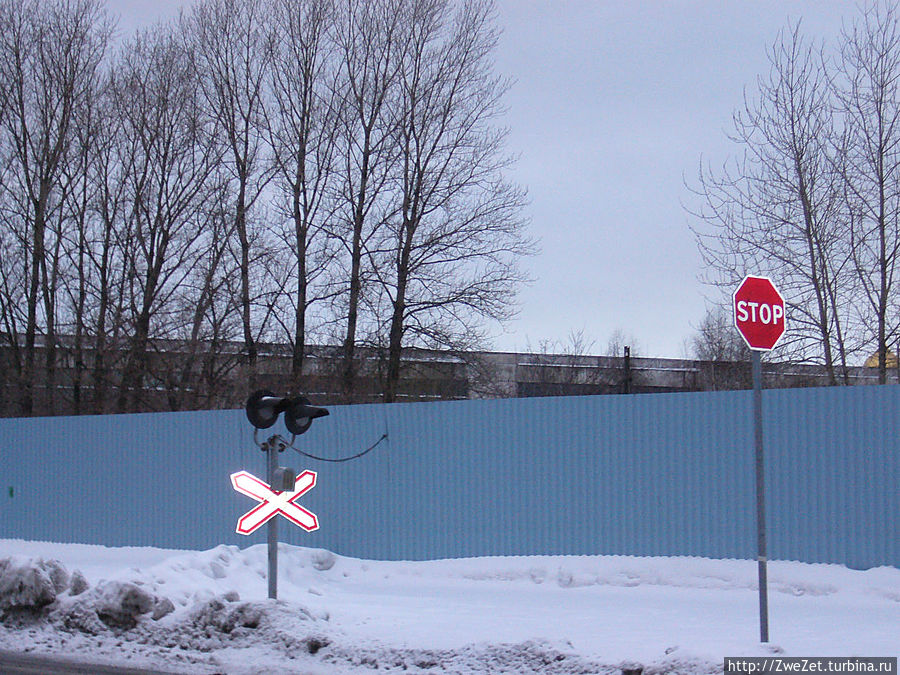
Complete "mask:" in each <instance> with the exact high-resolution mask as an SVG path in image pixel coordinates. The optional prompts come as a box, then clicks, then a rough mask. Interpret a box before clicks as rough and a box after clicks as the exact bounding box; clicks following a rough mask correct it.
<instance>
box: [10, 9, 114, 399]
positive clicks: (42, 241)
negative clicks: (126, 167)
mask: <svg viewBox="0 0 900 675" xmlns="http://www.w3.org/2000/svg"><path fill="white" fill-rule="evenodd" d="M3 13H4V17H5V24H6V26H5V28H6V30H4V31H3V34H2V35H0V81H2V82H3V83H4V86H5V87H7V91H6V94H7V99H8V106H9V108H8V111H7V114H6V116H5V120H4V122H5V124H4V135H5V139H6V143H8V146H7V147H8V148H9V149H10V150H11V157H12V160H13V161H12V164H11V165H10V167H9V168H10V171H8V172H7V174H6V175H7V178H8V179H9V181H10V187H12V188H13V189H12V190H10V191H8V192H7V195H6V196H7V197H8V199H7V201H6V209H5V211H4V213H3V219H4V228H8V232H10V233H11V234H12V237H11V239H12V240H13V241H14V243H15V245H16V249H15V253H14V254H13V255H12V256H10V257H14V258H16V259H18V260H20V261H23V262H24V269H22V271H21V276H20V277H19V281H20V282H21V283H22V284H23V288H24V293H23V295H24V297H23V298H22V299H23V300H24V303H23V304H24V306H25V309H24V317H23V321H21V323H20V322H19V319H18V317H17V316H16V314H17V311H16V310H14V309H13V308H12V307H10V306H9V303H10V302H11V301H12V300H13V296H10V297H8V298H7V299H6V303H7V312H6V318H7V319H8V321H7V329H8V330H9V331H10V335H11V336H14V337H12V338H11V339H12V340H18V336H19V335H20V334H21V332H22V328H24V350H23V352H24V353H22V355H21V356H22V359H21V362H20V363H21V373H22V375H21V383H22V388H23V390H22V399H21V403H22V405H21V407H22V412H23V413H24V414H26V415H28V414H31V412H32V409H33V405H34V387H35V385H36V381H35V378H36V374H37V371H36V368H35V358H36V353H37V350H36V343H37V337H38V334H39V333H43V341H44V345H43V347H44V351H45V355H46V363H45V373H46V383H45V390H46V392H47V396H48V409H49V411H52V410H53V396H54V391H55V386H54V385H55V382H54V380H55V371H56V332H57V327H58V326H57V322H58V316H57V310H58V301H59V298H58V297H57V296H58V289H59V279H60V273H61V272H60V264H61V260H62V243H63V241H62V218H63V202H64V201H65V200H66V198H67V193H66V190H67V186H66V185H64V184H63V172H62V168H63V165H64V163H65V161H66V156H67V153H68V152H69V150H70V145H71V143H72V141H73V138H74V122H73V120H74V117H75V115H76V114H77V111H78V109H79V107H80V106H82V105H83V104H84V103H85V101H86V100H87V99H88V98H89V96H90V95H91V94H92V93H93V92H92V89H91V85H92V82H93V78H94V76H95V73H96V72H97V70H98V68H99V66H100V63H101V60H102V59H103V56H104V52H105V49H106V45H107V41H108V38H109V23H108V21H107V20H106V16H105V14H104V12H103V9H102V6H101V4H100V2H99V0H52V1H50V2H38V1H36V0H20V1H18V2H8V3H6V4H5V6H4V12H3ZM7 255H9V254H7ZM12 278H15V277H12ZM5 281H6V282H7V283H9V279H6V280H5ZM22 323H24V326H22Z"/></svg>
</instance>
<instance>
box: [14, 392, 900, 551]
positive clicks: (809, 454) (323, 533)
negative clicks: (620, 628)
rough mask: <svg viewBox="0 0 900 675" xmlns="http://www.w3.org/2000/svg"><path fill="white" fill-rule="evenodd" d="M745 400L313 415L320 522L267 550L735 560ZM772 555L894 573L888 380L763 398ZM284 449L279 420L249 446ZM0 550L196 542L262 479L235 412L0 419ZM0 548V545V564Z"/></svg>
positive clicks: (651, 399)
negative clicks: (15, 544)
mask: <svg viewBox="0 0 900 675" xmlns="http://www.w3.org/2000/svg"><path fill="white" fill-rule="evenodd" d="M750 397H751V392H749V391H742V392H718V393H694V394H685V393H679V394H652V395H649V394H648V395H633V396H594V397H566V398H535V399H505V400H490V401H456V402H446V403H407V404H394V405H387V406H386V405H358V406H335V407H332V408H331V409H330V410H331V416H330V417H327V418H324V419H320V420H317V421H316V422H315V423H314V424H313V426H312V428H311V430H310V431H309V432H308V433H307V434H305V435H303V436H301V437H299V438H298V439H297V445H298V446H299V447H301V448H303V449H305V450H307V451H309V452H311V453H314V454H318V455H325V456H331V457H341V456H346V455H349V454H354V453H356V452H359V451H360V450H362V449H364V448H366V447H368V446H370V445H371V444H372V443H374V442H375V441H377V440H378V438H379V437H380V436H381V435H382V434H383V433H387V434H388V439H387V440H386V441H384V442H383V443H381V444H380V445H379V446H378V447H376V448H375V449H374V450H372V451H371V452H370V453H368V454H367V455H365V456H364V457H362V458H360V459H358V460H354V461H351V462H346V463H342V464H328V463H323V462H320V461H315V460H311V459H306V458H303V457H300V456H299V455H297V454H296V453H294V452H293V451H292V450H288V451H287V452H286V453H285V456H284V457H283V459H282V462H281V463H282V464H284V465H287V466H291V467H293V468H294V469H296V470H298V471H299V470H302V469H307V468H308V469H314V470H316V471H318V484H317V485H316V487H315V488H314V489H313V490H312V491H310V492H309V493H308V494H307V495H305V496H304V497H303V498H302V499H301V501H300V503H301V504H302V505H303V506H305V507H307V508H309V509H310V510H312V511H314V512H316V513H317V514H318V517H319V521H320V525H321V527H320V529H319V530H318V531H316V532H314V533H309V534H308V533H305V532H302V531H300V530H299V529H298V528H296V527H294V526H292V525H290V524H289V523H288V522H287V521H285V520H283V519H282V520H281V525H280V534H281V540H282V541H287V542H290V543H293V544H298V545H306V546H314V547H322V548H328V549H331V550H333V551H335V552H338V553H341V554H344V555H350V556H358V557H365V558H376V559H432V558H446V557H460V556H482V555H527V554H624V555H691V556H708V557H715V558H744V559H749V558H755V556H756V548H755V545H756V544H755V542H756V534H755V531H756V530H755V501H754V500H755V494H754V490H755V480H754V459H753V447H752V424H751V422H752V419H751V405H750ZM763 406H764V415H765V443H766V461H767V464H766V477H767V488H768V504H767V506H768V523H769V555H770V558H772V559H790V560H802V561H806V562H837V563H844V564H847V565H850V566H854V567H871V566H877V565H895V566H900V531H898V521H900V453H898V451H897V439H898V436H897V431H898V429H897V419H898V413H900V387H897V386H881V387H856V388H824V389H804V390H797V389H794V390H771V391H766V392H764V397H763ZM274 432H279V433H282V434H283V435H287V433H286V432H285V430H284V428H283V426H282V424H281V422H279V423H278V424H277V425H276V426H275V427H273V428H272V429H271V430H269V431H268V433H261V434H260V437H261V438H264V437H265V436H267V435H269V433H274ZM0 459H2V463H0V467H2V468H0V490H2V493H0V538H24V539H38V540H50V541H60V542H83V543H94V544H107V545H114V546H123V545H138V546H159V547H172V548H189V549H203V548H209V547H213V546H215V545H218V544H222V543H224V544H238V545H241V546H247V545H250V544H256V543H262V542H264V541H265V536H266V535H265V528H261V529H260V530H259V531H257V532H256V533H254V534H253V535H251V536H249V537H242V536H240V535H238V534H236V533H235V532H234V528H235V524H236V521H237V518H238V517H239V516H240V515H241V514H242V513H244V512H245V511H247V510H249V509H250V508H251V507H252V506H254V505H255V502H253V501H251V500H250V499H248V498H246V497H244V496H242V495H239V494H237V493H236V492H234V491H233V490H232V489H231V484H230V481H229V474H230V473H232V472H233V471H236V470H239V469H247V470H249V471H251V472H253V473H255V474H256V475H259V476H264V475H265V456H264V454H263V453H262V452H261V451H260V450H258V449H257V448H256V447H255V446H254V444H253V441H252V432H251V428H250V425H249V423H248V422H247V421H246V418H245V416H244V413H243V411H212V412H190V413H156V414H138V415H114V416H113V415H110V416H102V417H69V418H32V419H5V420H0ZM0 553H2V551H0Z"/></svg>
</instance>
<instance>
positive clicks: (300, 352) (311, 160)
mask: <svg viewBox="0 0 900 675" xmlns="http://www.w3.org/2000/svg"><path fill="white" fill-rule="evenodd" d="M273 9H274V12H273V23H274V39H273V40H272V44H273V50H274V51H273V60H272V68H271V85H270V87H271V91H272V99H273V105H272V106H271V113H270V118H269V124H268V128H269V130H270V134H271V140H270V143H271V146H272V150H273V153H274V157H275V165H276V168H277V172H278V173H277V175H278V186H279V188H280V189H281V191H282V195H283V198H284V203H285V205H286V208H285V211H286V212H287V215H288V222H289V224H290V225H289V227H288V229H287V231H286V232H285V233H284V241H285V242H286V246H285V252H286V254H287V257H288V258H290V259H292V260H293V265H292V266H291V269H290V270H289V272H288V276H289V277H292V281H291V282H289V283H288V284H285V286H287V287H288V288H291V290H292V291H293V292H292V293H290V294H289V304H290V306H291V310H292V312H291V314H292V316H293V325H291V326H288V325H285V334H286V335H287V336H288V340H289V342H290V343H291V351H292V357H291V377H292V379H293V381H294V382H297V381H298V379H299V378H300V376H301V375H302V372H303V360H304V353H305V349H306V337H307V332H308V330H309V327H308V323H307V321H308V316H309V310H310V309H311V307H312V305H313V304H314V303H315V302H316V301H317V300H322V299H325V298H328V297H330V296H331V294H332V292H333V291H332V289H331V285H330V284H329V283H327V281H326V279H327V277H326V276H325V275H326V274H327V271H328V268H329V264H330V263H331V262H332V261H333V256H334V253H333V251H332V250H331V249H330V247H329V239H328V237H327V234H328V232H329V226H330V221H331V219H332V217H333V215H334V210H335V199H334V183H335V179H336V171H335V161H336V149H337V148H336V143H337V131H338V121H339V119H340V117H339V115H340V110H339V107H338V106H339V104H340V101H341V98H340V97H339V95H338V94H339V85H338V84H337V79H338V77H339V75H340V68H339V64H338V62H337V58H336V54H335V48H334V44H333V43H332V41H331V38H330V36H329V30H330V29H331V27H332V25H333V22H334V19H335V11H336V10H335V3H334V1H333V0H304V1H303V2H297V1H296V0H278V1H277V2H276V3H275V5H274V8H273ZM323 282H324V283H323Z"/></svg>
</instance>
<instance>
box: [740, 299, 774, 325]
mask: <svg viewBox="0 0 900 675" xmlns="http://www.w3.org/2000/svg"><path fill="white" fill-rule="evenodd" d="M735 308H736V310H737V320H738V321H750V322H754V323H755V322H757V321H759V322H761V323H763V324H767V325H768V324H770V323H773V324H774V323H778V322H779V321H781V320H782V319H784V306H783V305H767V304H766V303H760V302H751V301H749V300H739V301H738V302H737V304H736V305H735ZM757 310H758V311H757Z"/></svg>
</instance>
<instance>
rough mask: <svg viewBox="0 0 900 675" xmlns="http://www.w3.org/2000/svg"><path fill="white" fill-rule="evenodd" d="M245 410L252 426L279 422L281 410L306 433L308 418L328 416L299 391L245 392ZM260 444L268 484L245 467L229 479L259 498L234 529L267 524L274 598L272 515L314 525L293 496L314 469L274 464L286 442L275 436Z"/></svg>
mask: <svg viewBox="0 0 900 675" xmlns="http://www.w3.org/2000/svg"><path fill="white" fill-rule="evenodd" d="M246 412H247V419H248V420H249V421H250V424H252V425H253V427H254V428H255V429H268V428H270V427H271V426H273V425H274V424H275V422H277V421H278V417H279V415H281V414H282V413H284V424H285V426H286V427H287V430H288V431H290V432H291V433H292V434H293V435H294V436H299V435H301V434H304V433H306V431H308V430H309V428H310V427H311V426H312V423H313V420H315V419H318V418H320V417H325V416H326V415H328V410H326V409H325V408H317V407H315V406H313V405H310V402H309V399H307V398H305V397H303V396H296V397H293V398H288V397H286V396H277V395H276V394H275V393H273V392H271V391H268V390H266V389H261V390H259V391H256V392H254V393H253V394H251V395H250V397H249V398H248V399H247V405H246ZM260 447H261V448H262V449H263V450H265V452H266V467H267V470H266V483H267V484H266V483H263V482H262V481H260V480H259V479H257V478H255V477H254V476H253V475H252V474H249V473H247V472H246V471H242V472H238V473H236V474H232V476H231V480H232V485H233V486H234V489H235V490H237V491H238V492H241V493H243V494H246V495H247V496H249V497H252V498H253V499H256V500H257V501H259V502H260V504H259V506H257V507H256V508H254V509H253V510H252V511H250V512H248V513H247V514H245V515H244V516H243V517H242V518H241V520H240V521H238V532H240V533H241V534H250V532H253V531H254V530H256V528H257V527H259V526H261V525H262V524H263V523H267V527H268V530H267V536H266V538H267V543H268V559H269V560H268V562H269V574H268V580H269V597H270V598H271V599H273V600H274V599H277V597H278V518H277V515H278V514H279V513H280V514H281V515H283V516H284V517H286V518H288V520H291V521H292V522H294V523H296V524H297V525H298V526H299V527H302V528H303V529H305V530H306V531H308V532H312V531H313V530H315V529H317V528H318V527H319V522H318V519H317V518H316V515H315V514H314V513H311V512H309V511H307V510H306V509H304V508H303V507H300V506H298V505H297V504H296V503H295V500H297V499H298V498H299V497H300V496H301V495H303V494H304V493H306V492H307V491H308V490H310V489H312V488H313V486H315V484H316V474H315V472H314V471H304V472H303V473H302V474H300V476H296V474H295V473H294V472H293V471H292V470H291V469H288V468H286V467H281V466H278V453H279V452H283V451H284V449H285V448H286V447H287V444H286V443H285V442H284V441H283V440H282V439H281V438H280V437H279V436H272V438H270V439H269V440H267V441H265V442H264V443H261V444H260ZM284 493H290V494H289V495H285V494H284ZM242 526H243V528H244V529H243V530H242V529H241V527H242Z"/></svg>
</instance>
